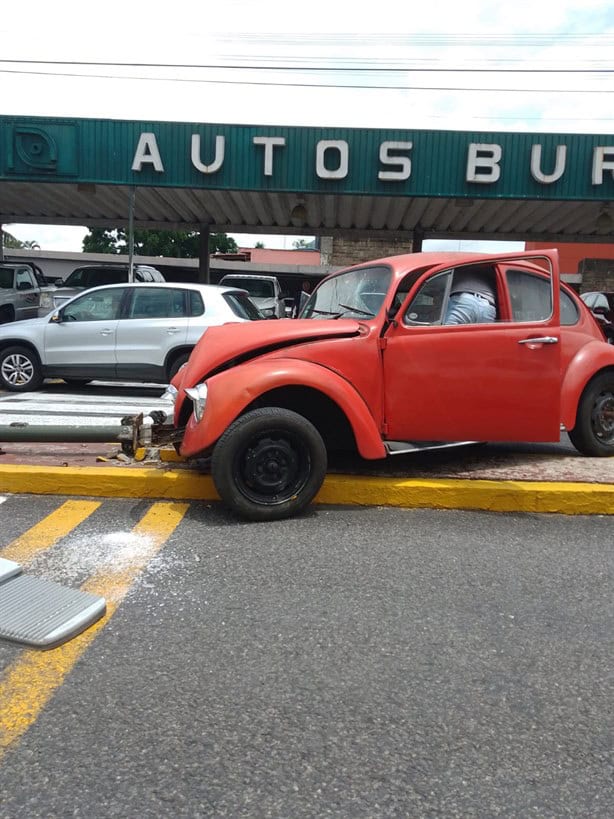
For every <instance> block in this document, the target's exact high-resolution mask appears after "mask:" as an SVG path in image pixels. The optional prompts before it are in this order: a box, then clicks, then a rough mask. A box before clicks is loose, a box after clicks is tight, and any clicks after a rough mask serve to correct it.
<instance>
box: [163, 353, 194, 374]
mask: <svg viewBox="0 0 614 819" xmlns="http://www.w3.org/2000/svg"><path fill="white" fill-rule="evenodd" d="M189 357H190V354H189V353H182V354H181V355H178V356H177V358H176V359H175V360H174V361H173V363H172V364H171V365H170V367H169V368H168V380H169V381H172V380H173V378H174V377H175V376H176V375H177V373H178V372H179V370H180V369H181V368H182V367H183V365H184V364H185V363H186V361H187V360H188V358H189Z"/></svg>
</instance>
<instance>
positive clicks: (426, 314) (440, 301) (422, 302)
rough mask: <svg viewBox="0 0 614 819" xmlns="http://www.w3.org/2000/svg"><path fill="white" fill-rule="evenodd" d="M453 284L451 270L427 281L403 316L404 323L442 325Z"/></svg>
mask: <svg viewBox="0 0 614 819" xmlns="http://www.w3.org/2000/svg"><path fill="white" fill-rule="evenodd" d="M451 283H452V271H451V270H448V271H445V272H444V273H438V274H437V275H435V276H432V277H431V278H430V279H427V280H426V281H425V282H424V284H423V285H422V287H421V288H420V289H419V290H418V292H417V293H416V295H415V296H414V297H413V299H412V300H411V302H410V304H409V307H408V308H407V310H406V311H405V315H404V316H403V323H404V324H441V322H442V320H443V309H444V305H445V303H446V299H447V295H448V292H449V290H450V285H451Z"/></svg>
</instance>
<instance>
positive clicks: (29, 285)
mask: <svg viewBox="0 0 614 819" xmlns="http://www.w3.org/2000/svg"><path fill="white" fill-rule="evenodd" d="M35 286H36V283H35V281H34V276H33V275H32V271H31V270H28V268H27V267H19V268H17V273H16V276H15V288H16V289H17V290H34V288H35Z"/></svg>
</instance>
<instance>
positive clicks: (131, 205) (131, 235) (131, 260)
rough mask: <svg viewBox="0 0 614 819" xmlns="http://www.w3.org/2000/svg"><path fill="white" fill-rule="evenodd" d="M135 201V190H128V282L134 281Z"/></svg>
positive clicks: (133, 188)
mask: <svg viewBox="0 0 614 819" xmlns="http://www.w3.org/2000/svg"><path fill="white" fill-rule="evenodd" d="M135 199H136V188H135V187H132V188H130V201H129V205H128V281H129V282H133V281H134V202H135Z"/></svg>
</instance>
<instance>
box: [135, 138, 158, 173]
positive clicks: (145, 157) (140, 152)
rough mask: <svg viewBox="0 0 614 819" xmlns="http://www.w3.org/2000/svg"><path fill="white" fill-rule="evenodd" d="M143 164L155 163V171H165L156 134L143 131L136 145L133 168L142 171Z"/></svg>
mask: <svg viewBox="0 0 614 819" xmlns="http://www.w3.org/2000/svg"><path fill="white" fill-rule="evenodd" d="M143 165H153V166H154V170H155V171H159V172H160V173H164V165H163V164H162V159H161V157H160V151H159V150H158V143H157V142H156V136H155V134H148V133H143V134H141V136H140V137H139V144H138V145H137V146H136V153H135V154H134V159H133V160H132V170H133V171H141V170H143Z"/></svg>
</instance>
